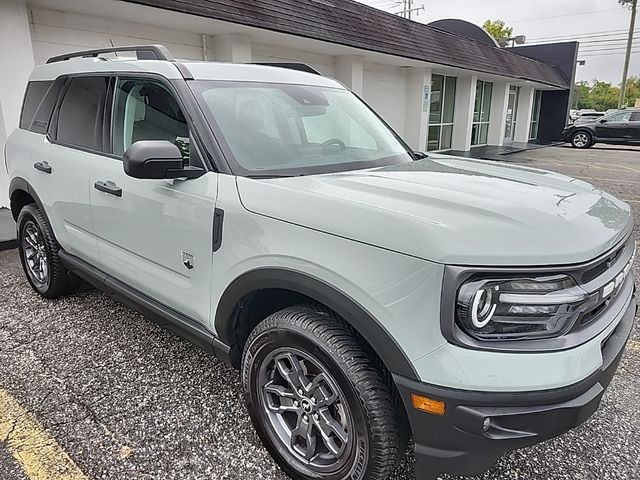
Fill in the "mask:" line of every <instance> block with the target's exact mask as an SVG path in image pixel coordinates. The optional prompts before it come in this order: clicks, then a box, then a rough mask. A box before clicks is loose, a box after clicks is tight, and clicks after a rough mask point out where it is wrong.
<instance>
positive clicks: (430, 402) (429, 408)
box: [411, 393, 446, 416]
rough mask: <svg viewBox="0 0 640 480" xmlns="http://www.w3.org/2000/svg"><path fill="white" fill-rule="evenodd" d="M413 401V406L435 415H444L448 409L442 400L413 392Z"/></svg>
mask: <svg viewBox="0 0 640 480" xmlns="http://www.w3.org/2000/svg"><path fill="white" fill-rule="evenodd" d="M411 403H413V408H415V409H417V410H421V411H423V412H427V413H431V414H433V415H440V416H442V415H444V414H445V411H446V406H445V403H444V402H442V401H440V400H434V399H433V398H429V397H424V396H422V395H416V394H415V393H412V394H411Z"/></svg>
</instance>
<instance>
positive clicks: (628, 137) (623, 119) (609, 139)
mask: <svg viewBox="0 0 640 480" xmlns="http://www.w3.org/2000/svg"><path fill="white" fill-rule="evenodd" d="M562 139H563V140H565V141H566V142H570V143H571V145H572V146H573V147H575V148H589V147H591V146H592V145H594V144H596V143H598V142H599V143H610V144H618V145H636V144H637V145H640V109H637V108H634V109H625V110H618V111H617V112H613V113H610V114H609V115H605V116H604V117H601V118H598V119H594V120H592V121H588V122H585V123H580V124H576V125H567V126H566V127H565V128H564V131H563V132H562Z"/></svg>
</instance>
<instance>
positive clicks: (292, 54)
mask: <svg viewBox="0 0 640 480" xmlns="http://www.w3.org/2000/svg"><path fill="white" fill-rule="evenodd" d="M251 55H252V60H253V61H254V62H256V63H279V62H283V63H286V62H293V63H305V64H307V65H309V66H311V67H313V68H315V69H316V70H318V71H319V72H320V73H322V74H323V75H326V76H328V77H333V76H335V74H336V69H335V61H334V57H333V56H331V55H321V54H318V53H311V52H305V51H302V50H295V49H291V48H283V47H276V46H272V45H265V44H262V43H257V42H254V43H253V44H252V45H251Z"/></svg>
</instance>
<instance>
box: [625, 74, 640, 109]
mask: <svg viewBox="0 0 640 480" xmlns="http://www.w3.org/2000/svg"><path fill="white" fill-rule="evenodd" d="M638 99H640V77H636V76H633V77H629V78H628V79H627V91H626V92H625V96H624V103H625V105H626V106H627V107H633V106H635V104H636V100H638Z"/></svg>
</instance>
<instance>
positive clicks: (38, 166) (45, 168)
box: [33, 162, 53, 174]
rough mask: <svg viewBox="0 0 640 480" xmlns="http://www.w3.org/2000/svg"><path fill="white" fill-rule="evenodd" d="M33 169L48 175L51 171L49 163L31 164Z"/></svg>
mask: <svg viewBox="0 0 640 480" xmlns="http://www.w3.org/2000/svg"><path fill="white" fill-rule="evenodd" d="M33 168H35V169H36V170H40V171H41V172H44V173H49V174H50V173H51V172H52V171H53V170H52V168H51V165H49V163H47V162H36V163H34V164H33Z"/></svg>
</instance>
